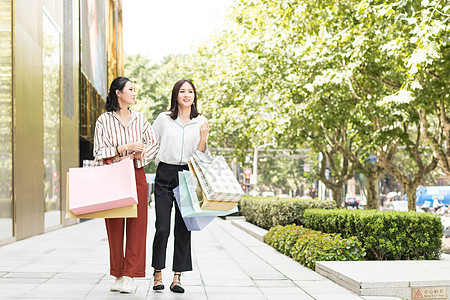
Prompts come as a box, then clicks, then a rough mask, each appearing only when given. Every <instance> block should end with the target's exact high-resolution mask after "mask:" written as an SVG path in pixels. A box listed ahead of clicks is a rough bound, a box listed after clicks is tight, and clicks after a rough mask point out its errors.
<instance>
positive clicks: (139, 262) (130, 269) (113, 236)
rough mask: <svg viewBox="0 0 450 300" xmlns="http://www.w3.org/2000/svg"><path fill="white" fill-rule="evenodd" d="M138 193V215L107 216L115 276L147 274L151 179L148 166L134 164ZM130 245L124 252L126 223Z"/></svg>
mask: <svg viewBox="0 0 450 300" xmlns="http://www.w3.org/2000/svg"><path fill="white" fill-rule="evenodd" d="M134 171H135V175H136V187H137V194H138V205H137V215H138V216H137V218H127V219H126V221H125V219H124V218H111V219H105V223H106V231H107V233H108V242H109V259H110V274H111V275H113V276H115V277H121V276H129V277H145V249H146V238H147V209H148V208H147V181H146V179H145V172H144V168H139V169H137V168H136V167H135V168H134ZM125 223H126V246H125V255H124V253H123V240H124V233H125V232H124V231H125V230H124V227H125V226H124V225H125Z"/></svg>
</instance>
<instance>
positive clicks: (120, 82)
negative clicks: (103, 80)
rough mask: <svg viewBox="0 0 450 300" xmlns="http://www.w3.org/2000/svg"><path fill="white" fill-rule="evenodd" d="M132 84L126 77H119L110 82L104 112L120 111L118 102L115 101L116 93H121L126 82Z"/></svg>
mask: <svg viewBox="0 0 450 300" xmlns="http://www.w3.org/2000/svg"><path fill="white" fill-rule="evenodd" d="M128 81H129V82H132V81H131V80H130V79H128V78H126V77H122V76H119V77H117V78H116V79H114V80H113V81H112V82H111V86H110V87H109V92H108V96H106V103H105V110H106V111H118V110H120V105H119V101H118V100H117V94H116V91H117V90H119V91H122V90H123V88H124V87H125V84H127V82H128Z"/></svg>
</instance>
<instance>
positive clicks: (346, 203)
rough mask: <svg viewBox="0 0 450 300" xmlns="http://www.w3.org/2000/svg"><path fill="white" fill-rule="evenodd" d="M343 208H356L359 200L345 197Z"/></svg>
mask: <svg viewBox="0 0 450 300" xmlns="http://www.w3.org/2000/svg"><path fill="white" fill-rule="evenodd" d="M344 206H345V207H347V208H349V207H353V208H358V206H359V200H358V199H356V197H349V196H346V197H345V201H344Z"/></svg>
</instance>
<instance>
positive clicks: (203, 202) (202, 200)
mask: <svg viewBox="0 0 450 300" xmlns="http://www.w3.org/2000/svg"><path fill="white" fill-rule="evenodd" d="M188 165H189V171H191V173H192V179H191V182H192V184H193V185H194V186H195V193H196V195H197V199H198V203H199V205H200V208H201V209H211V210H232V209H234V208H235V207H237V204H238V202H235V201H213V200H208V198H207V197H206V195H205V192H204V191H203V189H202V187H201V184H200V181H199V179H198V176H197V174H196V172H195V169H194V167H193V165H192V163H191V162H188Z"/></svg>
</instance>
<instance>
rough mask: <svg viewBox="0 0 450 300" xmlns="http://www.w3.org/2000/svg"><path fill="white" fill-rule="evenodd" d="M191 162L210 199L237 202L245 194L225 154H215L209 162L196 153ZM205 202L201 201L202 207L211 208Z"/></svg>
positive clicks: (207, 197)
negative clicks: (203, 160) (202, 159)
mask: <svg viewBox="0 0 450 300" xmlns="http://www.w3.org/2000/svg"><path fill="white" fill-rule="evenodd" d="M190 162H191V165H192V167H193V170H194V171H195V175H196V177H197V180H198V181H199V183H200V186H201V188H202V190H203V192H204V193H205V195H206V199H207V200H208V201H218V202H235V203H237V202H238V201H239V200H240V199H241V198H242V196H244V191H243V190H242V188H241V185H240V184H239V182H238V181H237V180H236V178H235V176H234V174H233V172H232V171H231V169H230V167H229V166H228V164H227V162H226V161H225V158H224V157H223V156H215V157H214V158H213V160H212V162H210V163H207V162H202V161H201V160H200V159H199V158H198V157H197V156H196V155H194V156H192V157H191V159H190ZM205 203H207V202H205V201H203V203H201V207H202V208H211V207H210V206H208V205H205ZM232 205H233V204H230V206H232ZM207 206H208V207H207Z"/></svg>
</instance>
